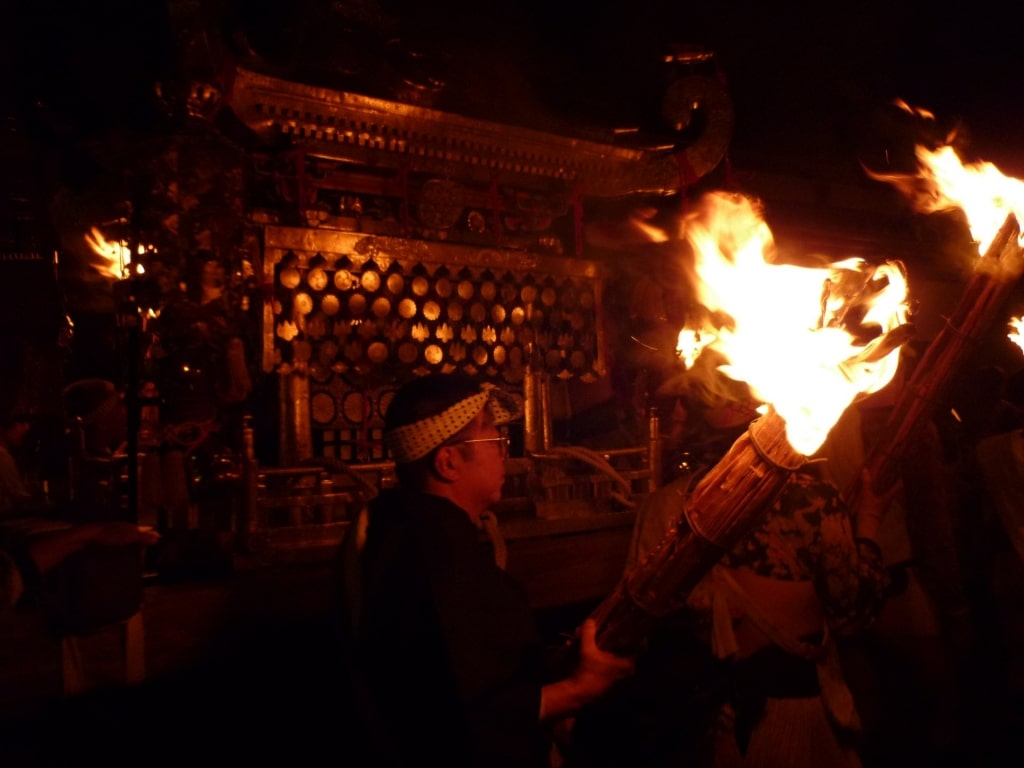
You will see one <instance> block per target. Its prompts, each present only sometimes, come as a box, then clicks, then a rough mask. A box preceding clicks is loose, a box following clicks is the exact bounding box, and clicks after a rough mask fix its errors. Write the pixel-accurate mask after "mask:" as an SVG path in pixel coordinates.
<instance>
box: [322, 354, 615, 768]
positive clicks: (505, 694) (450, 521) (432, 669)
mask: <svg viewBox="0 0 1024 768" xmlns="http://www.w3.org/2000/svg"><path fill="white" fill-rule="evenodd" d="M517 410H518V406H517V404H516V403H515V402H514V401H512V400H511V398H509V397H508V395H506V394H505V393H502V392H501V391H500V390H498V389H496V388H491V387H488V386H486V385H485V386H484V387H481V386H480V385H479V384H478V383H477V382H475V381H474V380H473V379H472V378H470V377H468V376H466V375H464V374H459V373H452V374H434V375H428V376H424V377H421V378H417V379H414V380H412V381H411V382H409V383H408V384H406V385H405V386H404V387H402V388H401V389H400V390H399V391H398V392H397V393H396V395H395V397H394V399H393V400H392V402H391V403H390V405H389V407H388V410H387V414H386V417H385V441H386V443H387V445H388V447H389V449H390V452H391V455H392V457H393V458H394V461H395V464H396V469H395V471H396V475H397V477H398V480H399V486H398V487H397V488H394V489H389V490H384V491H383V492H382V493H381V494H380V495H379V496H378V497H377V498H376V499H374V500H373V502H372V503H371V505H370V507H369V509H368V511H366V512H365V513H364V514H363V515H361V516H360V519H359V520H358V521H357V522H356V523H354V524H353V526H352V527H351V528H350V530H349V534H348V535H347V536H346V539H345V541H344V542H343V544H342V546H341V549H340V551H339V581H340V589H339V593H338V612H337V616H338V619H339V620H340V623H341V630H342V631H341V642H342V644H343V649H344V655H345V659H346V660H347V662H348V663H347V664H345V665H344V666H345V670H346V673H347V676H348V685H349V686H350V688H351V694H352V701H353V704H354V712H353V713H352V716H353V722H354V723H356V724H357V727H356V733H355V735H356V736H363V737H364V738H363V739H362V742H363V743H362V745H361V748H360V749H359V752H360V754H358V755H356V756H354V759H355V763H356V764H371V765H375V766H404V765H420V764H423V763H430V762H439V763H440V764H443V765H445V766H481V767H486V768H500V767H501V766H546V765H549V761H550V755H551V742H550V740H549V738H548V728H547V726H549V725H552V724H554V723H555V722H556V721H558V720H560V719H561V718H565V717H566V716H568V715H571V714H572V713H574V712H575V711H577V710H578V709H579V708H580V707H581V706H583V705H584V704H585V703H587V702H589V701H592V700H594V699H596V698H598V697H600V696H601V695H602V694H604V693H605V692H606V691H608V690H609V689H610V688H611V687H612V686H613V685H614V684H615V683H616V682H618V681H619V680H621V679H623V678H624V677H627V676H628V675H630V674H631V672H632V669H633V662H632V661H631V660H629V659H624V658H620V657H617V656H614V655H612V654H609V653H605V652H603V651H601V650H600V649H599V648H598V647H597V645H596V642H595V629H596V628H595V626H594V623H593V621H590V620H588V621H586V622H584V624H583V625H582V627H581V630H580V633H579V638H578V640H579V655H578V660H577V662H576V665H575V669H574V670H573V671H572V672H571V674H569V675H568V676H567V677H564V678H562V679H555V680H550V679H549V677H548V675H547V672H546V669H545V658H544V652H543V648H542V645H541V643H540V640H539V637H538V630H537V627H536V626H535V621H534V615H533V612H532V610H531V607H530V605H529V603H528V601H527V598H526V594H525V591H524V589H523V587H522V586H521V585H520V584H519V583H518V582H516V581H515V580H514V579H513V578H512V577H511V576H509V575H508V574H506V573H505V572H504V571H503V570H501V569H500V568H498V567H497V566H496V565H495V562H494V558H493V554H491V553H489V552H488V551H487V549H486V548H485V547H484V545H483V544H482V543H481V537H480V533H481V531H480V528H481V516H482V515H484V513H485V512H486V511H487V510H488V509H489V507H491V505H493V504H495V503H496V502H497V501H498V500H499V499H500V497H501V489H502V485H503V482H504V460H505V456H506V447H507V441H506V439H505V437H503V436H502V435H501V434H500V433H499V431H498V427H499V426H500V425H501V424H504V423H506V422H507V421H509V420H510V419H511V418H513V416H515V415H517V414H516V412H517ZM357 744H358V740H356V739H354V740H353V749H355V748H356V745H357ZM360 759H362V760H364V761H366V762H364V763H362V762H359V760H360Z"/></svg>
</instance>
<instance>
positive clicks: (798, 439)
mask: <svg viewBox="0 0 1024 768" xmlns="http://www.w3.org/2000/svg"><path fill="white" fill-rule="evenodd" d="M683 236H684V237H685V238H686V239H687V240H688V241H689V243H690V244H691V245H692V246H693V250H694V254H695V272H696V281H695V282H696V288H697V293H698V297H699V300H700V302H701V303H702V304H703V305H704V306H705V307H706V308H707V309H708V310H710V311H711V313H713V314H714V315H715V316H716V317H717V318H723V319H722V321H721V323H720V324H716V325H720V327H716V329H715V330H714V334H715V337H714V338H712V340H711V341H710V342H709V343H708V344H706V345H704V347H703V348H713V349H716V350H717V351H719V352H720V353H721V354H722V355H724V357H725V359H726V360H727V363H726V364H725V365H722V366H720V369H721V370H722V372H723V373H725V374H726V375H727V376H729V377H731V378H733V379H737V380H740V381H745V382H746V383H747V384H748V385H749V386H750V388H751V390H752V391H753V393H754V395H755V396H756V397H757V398H758V399H760V400H762V401H763V402H766V403H771V404H772V406H773V407H774V408H775V410H776V411H777V412H778V413H779V415H780V416H782V418H783V419H784V420H785V421H786V436H787V439H788V440H789V442H790V444H791V445H792V446H793V447H794V448H795V449H796V450H798V451H800V452H801V453H804V454H810V453H813V452H814V451H815V450H817V448H818V447H819V446H820V445H821V443H823V442H824V440H825V437H826V436H827V435H828V432H829V430H830V429H831V428H832V426H833V424H835V422H836V421H837V420H838V419H839V417H840V416H841V415H842V413H843V411H844V410H845V409H846V408H847V407H848V406H849V405H850V403H851V402H853V400H854V398H856V397H857V396H858V395H859V394H861V393H865V394H866V393H870V392H874V391H877V390H878V389H881V388H882V387H884V386H885V385H886V384H888V383H889V381H890V380H891V379H892V377H893V376H894V375H895V373H896V368H897V365H898V360H899V355H898V354H897V353H898V349H899V345H900V344H901V343H902V341H903V340H905V336H904V338H902V339H899V340H898V342H897V343H894V339H898V337H899V336H900V334H899V333H898V332H895V331H896V329H898V328H900V327H901V326H905V324H906V318H907V307H906V295H907V283H906V279H905V275H904V273H903V271H902V269H901V268H900V267H899V266H897V265H895V264H892V263H886V264H883V265H882V266H880V267H877V268H874V269H872V268H870V267H868V266H867V265H866V264H865V263H864V262H863V261H861V260H859V259H849V260H846V261H843V262H837V263H835V264H832V265H830V266H828V267H825V268H807V267H797V266H793V265H783V264H772V263H770V261H769V260H768V259H766V255H770V254H771V253H772V251H773V249H774V239H773V237H772V234H771V232H770V230H769V229H768V226H767V224H765V222H764V220H763V219H762V218H761V215H760V212H759V211H758V210H757V209H756V208H755V206H754V204H753V203H752V202H751V201H750V200H749V199H748V198H746V197H743V196H741V195H730V194H727V193H721V192H719V193H712V194H709V195H708V196H706V197H705V199H704V201H703V205H702V206H701V208H700V210H698V211H696V212H695V213H693V214H691V215H690V216H688V217H687V218H686V219H685V220H684V222H683ZM849 329H854V330H856V331H857V335H856V336H855V335H854V333H852V332H851V330H849ZM685 330H686V329H684V331H685ZM706 334H707V330H706V329H702V330H701V332H700V334H699V335H700V338H701V339H703V338H705V337H706ZM680 337H681V339H683V338H684V334H680ZM685 338H686V339H687V340H689V339H690V338H693V337H692V336H690V335H689V334H687V335H686V336H685ZM865 339H866V340H865ZM680 353H681V354H686V355H689V354H690V352H689V351H686V350H682V349H681V350H680ZM698 353H699V352H698Z"/></svg>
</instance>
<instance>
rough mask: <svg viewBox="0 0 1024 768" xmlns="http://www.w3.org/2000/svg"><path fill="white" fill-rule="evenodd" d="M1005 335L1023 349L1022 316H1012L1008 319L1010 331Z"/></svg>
mask: <svg viewBox="0 0 1024 768" xmlns="http://www.w3.org/2000/svg"><path fill="white" fill-rule="evenodd" d="M1006 336H1007V338H1008V339H1009V340H1010V341H1012V342H1013V343H1014V344H1016V345H1017V346H1018V347H1020V348H1021V351H1024V317H1014V318H1012V319H1011V320H1010V332H1009V333H1008V334H1006Z"/></svg>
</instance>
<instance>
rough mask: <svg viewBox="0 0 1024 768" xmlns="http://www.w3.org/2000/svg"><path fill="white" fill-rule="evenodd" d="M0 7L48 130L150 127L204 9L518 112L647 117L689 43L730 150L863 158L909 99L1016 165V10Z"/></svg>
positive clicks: (485, 108) (247, 42) (352, 81)
mask: <svg viewBox="0 0 1024 768" xmlns="http://www.w3.org/2000/svg"><path fill="white" fill-rule="evenodd" d="M7 7H8V10H7V13H6V15H7V23H6V24H5V25H4V26H5V36H6V38H7V39H6V43H5V45H4V46H3V50H4V56H5V57H6V61H5V65H6V66H5V69H6V72H7V76H6V77H5V78H4V80H5V83H6V88H7V90H8V93H7V94H6V95H7V97H8V99H9V100H10V99H13V101H14V102H15V103H18V104H20V105H21V106H23V107H24V106H25V105H31V104H34V105H36V109H45V110H46V113H47V114H48V115H49V116H50V118H51V120H52V122H51V123H50V127H51V128H52V130H53V131H55V132H57V133H61V132H63V131H71V132H73V133H74V134H75V135H81V134H85V135H90V136H99V135H103V134H104V133H105V132H106V131H109V130H114V129H118V128H126V127H138V126H139V125H140V124H142V123H144V122H145V121H146V120H152V119H153V117H154V114H153V113H154V110H156V107H155V105H154V96H153V87H152V86H153V82H154V80H156V79H162V78H166V77H168V76H169V75H172V74H173V73H174V71H175V69H176V68H177V67H178V66H179V65H180V61H179V60H178V58H179V57H178V53H177V51H178V50H179V45H180V43H181V38H180V34H181V27H180V23H181V20H182V18H183V17H185V16H187V15H190V16H192V17H193V18H194V17H196V16H197V15H198V16H202V17H203V18H205V19H206V20H207V21H208V28H209V29H210V30H211V31H219V32H221V33H222V37H223V44H224V47H225V48H226V49H228V50H230V51H231V53H232V54H233V55H235V56H237V57H239V58H245V57H246V56H249V57H250V61H257V60H258V61H260V62H261V63H264V64H269V65H270V66H272V67H273V68H275V69H277V70H278V71H280V72H282V73H285V72H290V73H293V74H300V73H301V74H304V75H306V76H307V79H316V80H318V81H320V82H322V83H327V82H331V83H332V84H335V85H337V86H339V87H348V88H350V89H351V90H354V91H359V90H361V89H360V88H358V87H353V86H360V85H361V86H364V88H363V89H362V90H370V89H371V88H373V87H374V83H377V84H379V83H381V82H386V80H387V77H388V76H389V74H390V73H391V72H392V71H393V70H394V69H396V68H398V69H403V71H404V72H406V73H408V72H409V63H408V60H409V56H410V52H413V53H415V54H416V55H417V59H416V60H417V62H418V66H419V68H420V69H421V70H422V71H423V72H424V73H425V75H426V76H429V77H432V78H434V79H440V80H442V81H444V82H445V84H446V85H445V93H446V94H449V95H447V96H446V97H445V98H446V99H447V101H448V103H450V104H451V105H453V106H458V107H460V108H461V109H463V110H464V111H472V112H476V113H478V114H480V115H481V116H484V115H486V116H488V117H491V118H493V119H500V120H503V121H507V122H523V123H537V122H540V121H541V120H547V121H552V120H564V121H567V122H569V123H572V122H582V123H589V124H593V125H599V126H611V127H619V126H630V125H640V126H643V127H647V128H650V129H652V130H656V129H659V128H661V127H662V126H659V124H658V100H659V99H660V96H661V94H662V91H663V84H664V77H665V65H664V64H663V63H662V62H661V57H662V55H663V54H664V53H665V51H666V50H667V47H668V46H669V45H670V44H673V43H675V44H690V45H697V46H701V47H704V48H707V49H709V50H712V51H714V52H715V53H716V54H717V57H718V64H719V68H720V70H721V72H722V74H723V75H724V76H725V77H726V78H727V80H728V85H729V89H730V93H731V94H732V96H733V99H734V102H735V108H736V130H735V135H734V140H733V145H732V146H733V154H734V155H736V157H737V158H738V159H739V160H742V159H747V158H749V159H750V160H751V161H754V160H759V161H761V162H785V163H797V164H808V163H813V164H815V165H819V166H820V165H821V164H823V163H828V164H834V165H836V166H838V167H840V168H847V169H849V168H853V167H856V161H857V160H858V159H861V156H862V155H863V154H864V153H866V152H869V151H871V149H872V142H874V141H875V140H876V138H877V137H875V136H872V135H871V134H872V132H873V131H874V130H877V123H876V119H877V114H878V113H879V112H880V111H884V110H885V108H886V105H887V104H888V103H889V102H890V101H891V100H892V99H894V98H901V99H903V100H905V101H907V102H908V103H910V104H912V105H914V106H920V107H923V108H925V109H929V110H931V111H932V112H934V113H935V115H936V117H937V118H938V119H939V120H940V121H941V122H943V123H944V124H949V125H952V124H955V123H958V122H959V123H961V124H962V126H963V129H964V130H965V131H967V132H968V133H969V134H970V136H971V140H972V146H973V147H974V148H975V149H976V150H977V152H978V153H979V155H982V156H984V157H985V158H987V159H992V160H993V161H995V162H997V164H1000V163H1001V164H1004V165H1005V166H1006V168H1007V170H1012V169H1013V168H1014V167H1015V166H1017V165H1019V164H1020V163H1021V159H1020V157H1019V154H1020V153H1019V151H1018V150H1017V148H1016V147H1015V146H1014V144H1015V138H1016V135H1015V133H1016V130H1017V128H1018V126H1019V124H1020V114H1021V107H1020V106H1019V103H1020V99H1019V97H1018V96H1017V95H1016V91H1017V88H1018V85H1017V83H1015V82H1014V77H1015V76H1017V75H1018V74H1019V72H1020V71H1021V70H1022V67H1021V64H1022V55H1021V52H1020V51H1021V47H1020V45H1019V44H1018V43H1017V42H1015V40H1014V37H1013V29H1014V28H1015V24H1016V21H1017V19H1016V14H1015V13H1014V12H1013V11H1010V10H1007V8H1009V7H1011V4H1008V3H991V2H979V3H969V4H960V5H958V6H956V7H947V8H940V7H939V6H938V4H932V3H923V2H914V3H899V2H881V1H880V0H866V1H864V2H856V3H854V2H838V3H815V2H794V3H785V4H775V3H761V2H734V1H733V2H717V3H716V2H705V3H692V2H673V3H668V2H664V1H663V0H657V2H647V3H644V2H630V3H626V2H621V0H615V2H606V3H587V2H582V1H581V0H568V1H566V2H559V3H550V2H541V1H540V0H522V1H521V2H516V3H510V4H484V3H476V2H468V0H445V1H444V2H436V3H416V2H408V0H380V1H379V2H372V1H371V0H364V1H363V2H348V3H338V2H333V3H332V2H327V1H326V0H315V1H314V0H300V1H299V2H291V3H277V4H271V3H246V2H242V1H241V0H239V1H237V2H230V1H229V0H220V1H219V2H209V3H185V2H173V0H172V1H171V2H155V1H154V0H143V1H142V2H132V1H131V0H97V1H96V2H89V3H85V2H72V1H71V0H57V1H53V0H51V2H31V3H30V2H25V1H24V0H17V2H14V3H11V4H8V6H7ZM340 7H344V8H346V9H347V10H346V12H344V13H342V12H341V11H340V10H339V8H340ZM197 8H198V9H201V11H200V12H199V13H196V11H195V9H197ZM211 37H213V35H211ZM214 47H215V44H211V45H210V46H209V47H208V49H207V50H212V48H214ZM202 48H203V46H201V45H200V46H198V53H196V55H197V56H199V57H202V56H203V55H204V53H203V50H202ZM209 58H210V60H211V61H212V59H213V58H215V56H214V55H213V54H211V55H210V57H209ZM402 59H404V61H403V60H402ZM157 111H158V110H157ZM140 121H141V123H140Z"/></svg>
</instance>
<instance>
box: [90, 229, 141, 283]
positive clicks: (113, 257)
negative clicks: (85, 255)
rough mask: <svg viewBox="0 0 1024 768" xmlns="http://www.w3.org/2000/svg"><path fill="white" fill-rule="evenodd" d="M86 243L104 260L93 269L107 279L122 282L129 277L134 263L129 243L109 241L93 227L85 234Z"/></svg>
mask: <svg viewBox="0 0 1024 768" xmlns="http://www.w3.org/2000/svg"><path fill="white" fill-rule="evenodd" d="M85 243H86V245H88V246H89V247H90V248H91V249H92V251H93V253H95V254H96V255H97V256H99V257H101V258H102V259H103V261H102V262H100V263H99V264H93V265H92V266H93V269H95V270H96V271H97V272H99V273H100V274H101V275H104V276H106V277H112V278H114V279H115V280H121V279H123V278H125V277H127V276H128V269H129V266H130V265H131V261H132V252H131V249H130V248H129V247H128V243H126V242H125V241H124V240H119V241H110V240H107V239H106V238H105V237H104V236H103V233H102V232H100V230H99V229H97V228H96V227H93V228H92V229H90V230H89V231H88V232H86V233H85Z"/></svg>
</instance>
